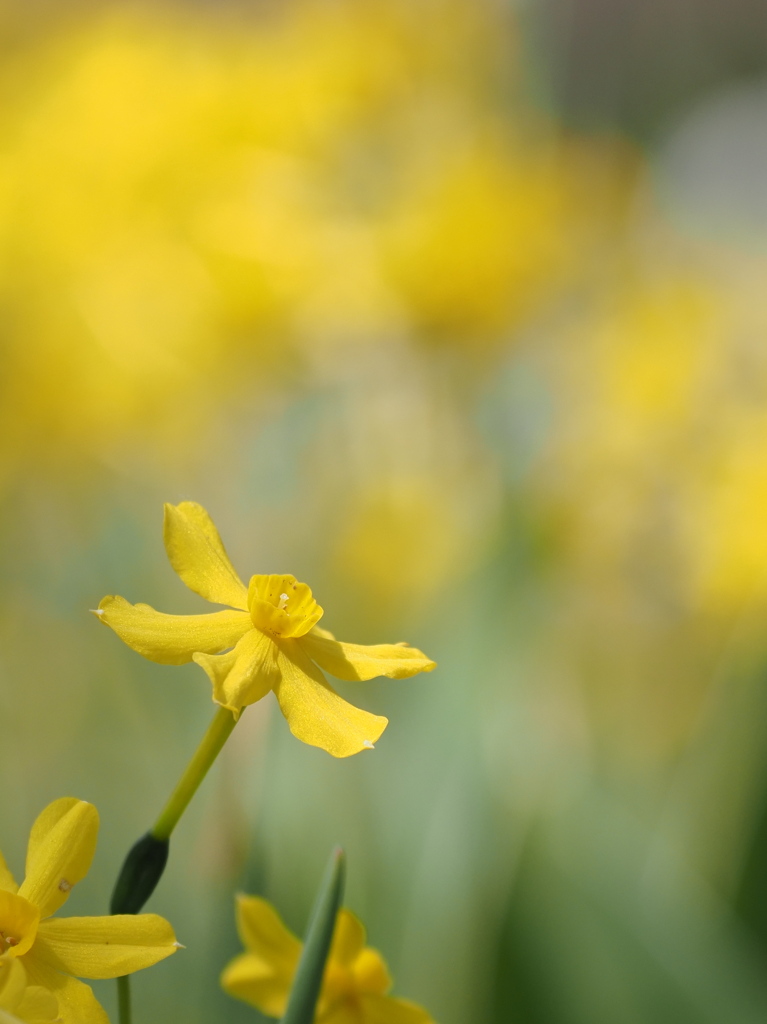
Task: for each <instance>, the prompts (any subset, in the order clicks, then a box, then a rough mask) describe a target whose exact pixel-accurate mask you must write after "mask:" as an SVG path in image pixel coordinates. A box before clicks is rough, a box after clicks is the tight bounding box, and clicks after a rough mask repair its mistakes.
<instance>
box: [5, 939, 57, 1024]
mask: <svg viewBox="0 0 767 1024" xmlns="http://www.w3.org/2000/svg"><path fill="white" fill-rule="evenodd" d="M60 1019H61V1018H60V1017H59V1004H58V1002H57V1000H56V997H55V996H54V995H52V993H50V992H47V991H46V990H45V989H44V988H40V986H39V985H28V984H27V972H26V971H25V970H24V968H23V967H22V966H21V961H20V960H19V959H18V958H17V957H11V956H9V955H8V954H7V953H5V954H3V956H0V1024H57V1022H58V1021H59V1020H60Z"/></svg>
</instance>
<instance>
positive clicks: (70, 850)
mask: <svg viewBox="0 0 767 1024" xmlns="http://www.w3.org/2000/svg"><path fill="white" fill-rule="evenodd" d="M98 831H99V815H98V811H97V810H96V808H95V807H94V806H93V804H89V803H86V802H85V800H76V799H75V798H74V797H63V798H62V799H61V800H54V802H53V803H52V804H49V805H48V806H47V807H46V808H45V810H44V811H43V812H42V814H40V816H39V817H38V819H37V821H36V822H35V823H34V825H33V826H32V832H31V833H30V836H29V846H28V848H27V877H26V878H25V879H24V882H23V883H22V886H21V888H20V889H19V895H20V896H23V897H24V898H25V899H27V900H29V902H30V903H34V904H35V906H37V907H39V909H40V914H41V916H42V917H48V916H49V915H50V914H53V913H55V912H56V911H57V910H58V908H59V907H60V906H61V904H62V903H64V901H65V900H66V898H67V896H68V895H69V892H70V890H71V889H72V886H74V885H77V883H78V882H79V881H80V880H81V879H82V878H85V876H86V875H87V874H88V868H89V867H90V866H91V861H92V860H93V854H94V853H95V851H96V839H97V837H98Z"/></svg>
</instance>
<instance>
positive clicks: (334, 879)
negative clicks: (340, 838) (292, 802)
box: [282, 848, 346, 1024]
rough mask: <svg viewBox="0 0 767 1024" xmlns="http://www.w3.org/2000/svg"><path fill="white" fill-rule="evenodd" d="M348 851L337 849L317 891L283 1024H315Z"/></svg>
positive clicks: (342, 889)
mask: <svg viewBox="0 0 767 1024" xmlns="http://www.w3.org/2000/svg"><path fill="white" fill-rule="evenodd" d="M345 867H346V866H345V861H344V851H343V850H342V849H340V848H336V849H335V850H334V851H333V854H332V856H331V858H330V863H329V864H328V867H327V870H326V871H325V877H324V878H323V880H322V884H321V886H320V888H319V892H318V893H317V899H316V901H315V904H314V910H313V911H312V918H311V921H310V922H309V927H308V929H307V931H306V938H305V939H304V948H303V952H302V953H301V959H300V960H299V962H298V969H297V971H296V976H295V978H294V980H293V988H292V989H291V990H290V999H289V1000H288V1008H287V1011H286V1012H285V1016H284V1017H283V1018H282V1024H312V1022H313V1021H314V1014H315V1010H316V1007H317V999H318V998H319V994H320V987H321V985H322V976H323V974H324V973H325V963H326V962H327V959H328V954H329V953H330V943H331V941H332V939H333V931H334V929H335V926H336V916H337V915H338V910H339V907H340V906H341V899H342V897H343V892H344V875H345Z"/></svg>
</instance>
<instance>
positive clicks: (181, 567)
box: [96, 501, 434, 757]
mask: <svg viewBox="0 0 767 1024" xmlns="http://www.w3.org/2000/svg"><path fill="white" fill-rule="evenodd" d="M165 550H166V551H167V553H168V558H169V559H170V563H171V565H172V566H173V568H174V569H175V570H176V572H177V573H178V575H179V576H180V577H181V579H182V580H183V582H184V583H185V584H186V585H187V586H188V587H189V588H190V589H191V590H193V591H194V592H195V593H197V594H199V595H200V596H201V597H204V598H205V599H206V600H208V601H212V602H214V603H217V604H225V605H229V606H230V607H229V609H227V610H226V611H218V612H211V613H210V614H208V615H165V614H163V613H162V612H157V611H155V610H154V608H150V607H149V605H146V604H136V605H132V604H129V603H128V602H127V601H126V600H125V599H124V598H122V597H105V598H104V599H103V601H102V602H101V603H100V605H99V607H98V610H97V613H96V614H97V615H99V617H100V618H101V621H102V622H104V623H105V624H106V625H107V626H111V628H112V629H113V630H114V631H115V633H117V635H118V636H119V637H120V639H121V640H124V641H125V643H126V644H128V645H129V646H130V647H132V648H133V650H134V651H138V653H139V654H143V655H144V657H145V658H149V659H151V660H152V661H157V662H160V663H161V664H165V665H182V664H184V663H185V662H188V661H195V662H196V663H197V664H198V665H200V666H202V668H204V669H205V671H206V672H207V674H208V676H209V677H210V680H211V682H212V684H213V700H214V701H215V702H216V703H217V704H220V705H221V706H222V707H225V708H229V709H230V710H231V711H232V712H233V713H234V714H235V716H237V715H239V714H240V712H241V711H242V709H243V708H244V707H246V706H247V705H248V704H254V703H255V702H256V701H258V700H261V698H262V697H264V696H265V695H266V694H267V693H268V692H269V691H270V690H274V692H275V694H276V696H277V700H278V702H279V705H280V709H281V710H282V713H283V715H284V716H285V718H286V719H287V720H288V725H289V726H290V730H291V732H292V733H293V735H294V736H297V737H298V739H300V740H303V742H304V743H309V744H311V745H313V746H316V747H322V748H323V750H327V751H328V753H330V754H333V756H334V757H348V756H349V755H350V754H356V753H358V752H359V751H361V750H364V749H365V748H366V747H367V748H370V747H372V746H373V744H374V743H375V741H376V740H377V739H378V737H379V736H380V735H381V733H382V732H383V731H384V729H385V728H386V726H387V724H388V722H387V719H385V718H382V717H381V716H380V715H371V714H369V713H368V712H367V711H361V710H360V709H359V708H355V707H354V706H353V705H351V704H348V703H347V702H346V701H345V700H343V699H342V698H341V697H339V696H338V694H337V693H336V692H335V690H333V689H332V687H330V686H329V685H328V683H327V682H326V680H325V677H324V675H323V674H322V669H325V670H326V671H327V672H330V673H331V675H334V676H336V677H337V678H338V679H343V680H346V681H359V680H367V679H373V678H374V677H375V676H388V677H389V678H390V679H402V678H405V677H407V676H412V675H415V674H416V673H417V672H429V671H430V670H431V669H433V668H434V662H433V661H430V660H429V658H427V657H426V655H425V654H422V653H421V651H418V650H416V649H415V648H413V647H409V646H408V645H407V644H378V645H376V646H373V647H363V646H360V645H358V644H345V643H340V642H339V641H337V640H336V639H335V638H334V637H333V635H332V634H331V633H328V632H327V631H326V630H323V629H320V628H318V626H317V622H318V621H319V619H320V618H321V617H322V608H320V606H319V605H318V604H317V602H316V601H315V600H314V598H313V597H312V592H311V590H310V589H309V587H308V586H307V585H306V584H305V583H298V582H297V581H296V579H295V577H293V576H287V575H282V576H280V575H272V576H253V577H251V580H250V585H249V586H248V587H246V586H245V584H244V583H243V582H242V581H241V580H240V578H239V576H238V575H237V573H236V572H235V570H234V568H233V567H232V563H231V562H230V561H229V556H228V555H227V553H226V551H225V549H224V545H223V544H222V542H221V538H220V537H219V535H218V530H217V529H216V527H215V525H214V523H213V520H212V519H211V518H210V516H209V515H208V513H207V512H206V511H205V509H204V508H203V507H202V506H201V505H197V504H195V502H191V501H184V502H181V504H180V505H175V506H174V505H166V506H165ZM228 648H231V650H227V649H228ZM222 651H226V653H220V652H222Z"/></svg>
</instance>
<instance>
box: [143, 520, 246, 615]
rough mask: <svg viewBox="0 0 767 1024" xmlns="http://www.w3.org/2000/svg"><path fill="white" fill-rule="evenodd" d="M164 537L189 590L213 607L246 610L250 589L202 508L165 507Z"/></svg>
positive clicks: (168, 551)
mask: <svg viewBox="0 0 767 1024" xmlns="http://www.w3.org/2000/svg"><path fill="white" fill-rule="evenodd" d="M163 538H164V540H165V550H166V551H167V553H168V558H169V560H170V564H171V565H172V566H173V568H174V569H175V570H176V572H177V573H178V575H179V576H180V577H181V579H182V580H183V581H184V583H186V585H187V586H188V587H189V589H190V590H193V591H194V592H195V594H199V595H200V597H204V598H205V600H206V601H213V603H214V604H228V605H231V607H232V608H242V609H247V607H248V591H247V588H246V586H245V584H244V583H243V582H242V580H241V579H240V577H239V576H238V575H237V573H236V572H235V570H234V567H233V565H232V563H231V562H230V561H229V556H228V555H227V553H226V549H225V548H224V545H223V544H222V543H221V538H220V537H219V535H218V530H217V529H216V527H215V524H214V522H213V520H212V519H211V518H210V516H209V515H208V513H207V512H206V511H205V509H204V508H203V507H202V505H198V504H197V502H196V501H182V502H181V504H180V505H166V506H165V522H164V523H163Z"/></svg>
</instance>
